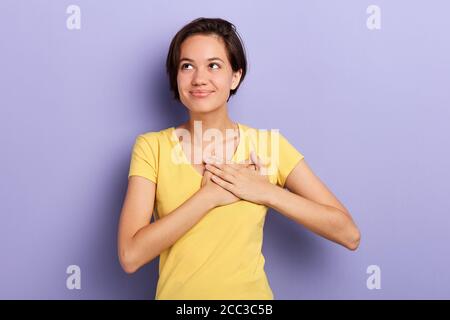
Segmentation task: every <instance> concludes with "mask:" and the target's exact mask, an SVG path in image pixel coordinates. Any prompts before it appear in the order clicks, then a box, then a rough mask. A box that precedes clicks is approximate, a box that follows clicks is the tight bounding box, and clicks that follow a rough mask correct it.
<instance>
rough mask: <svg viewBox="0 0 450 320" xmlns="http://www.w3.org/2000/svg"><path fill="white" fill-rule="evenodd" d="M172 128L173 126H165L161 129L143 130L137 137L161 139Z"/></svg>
mask: <svg viewBox="0 0 450 320" xmlns="http://www.w3.org/2000/svg"><path fill="white" fill-rule="evenodd" d="M172 129H173V127H167V128H164V129H161V130H152V131H144V132H141V133H139V134H138V136H139V137H143V138H144V139H152V140H154V139H158V140H159V139H161V138H163V137H164V136H166V135H167V134H169V133H170V131H171V130H172Z"/></svg>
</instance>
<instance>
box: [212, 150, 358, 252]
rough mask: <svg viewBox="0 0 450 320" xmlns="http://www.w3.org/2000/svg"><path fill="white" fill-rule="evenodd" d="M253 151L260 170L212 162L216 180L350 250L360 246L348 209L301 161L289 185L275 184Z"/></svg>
mask: <svg viewBox="0 0 450 320" xmlns="http://www.w3.org/2000/svg"><path fill="white" fill-rule="evenodd" d="M255 157H256V156H255V155H254V154H252V161H253V163H255V164H256V166H257V171H253V170H249V169H248V168H237V167H236V165H234V164H222V163H217V162H209V165H207V166H206V169H207V170H208V171H210V172H211V173H212V174H213V180H214V182H216V183H217V184H219V185H220V186H221V187H223V188H225V189H226V190H228V191H230V192H232V193H233V194H235V195H236V196H237V197H239V198H241V199H244V200H247V201H251V202H254V203H258V204H264V205H266V206H268V207H271V208H274V209H275V210H277V211H278V212H280V213H281V214H283V215H285V216H286V217H288V218H290V219H292V220H294V221H296V222H297V223H299V224H301V225H303V226H305V227H306V228H307V229H309V230H311V231H313V232H315V233H317V234H318V235H320V236H322V237H324V238H327V239H329V240H331V241H334V242H336V243H339V244H341V245H343V246H345V247H346V248H348V249H350V250H356V249H357V248H358V246H359V241H360V233H359V230H358V228H357V227H356V225H355V223H354V222H353V219H352V217H351V215H350V213H349V212H348V210H347V209H346V208H345V207H344V206H343V205H342V204H341V203H340V202H339V200H338V199H337V198H336V197H335V196H334V195H333V193H331V191H330V190H328V188H327V187H326V186H325V184H323V183H322V182H321V181H320V179H319V178H318V177H317V176H316V175H314V173H313V172H312V171H311V169H310V168H309V167H308V165H307V164H306V161H305V160H304V159H303V160H300V161H299V162H298V164H297V165H296V166H295V168H294V169H293V170H292V171H291V173H290V174H289V175H288V177H287V178H286V182H285V186H286V187H287V188H288V189H289V190H291V191H292V192H291V191H288V190H285V189H284V188H281V187H279V186H278V185H274V184H272V183H270V182H269V180H268V177H267V176H265V175H262V174H260V173H258V172H261V171H260V170H261V168H262V165H261V163H260V160H259V158H255Z"/></svg>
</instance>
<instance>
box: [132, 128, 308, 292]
mask: <svg viewBox="0 0 450 320" xmlns="http://www.w3.org/2000/svg"><path fill="white" fill-rule="evenodd" d="M238 127H239V143H238V146H237V149H236V152H235V153H234V155H233V156H232V161H234V162H239V161H241V160H244V159H249V157H250V151H251V150H255V151H256V153H257V154H258V155H259V156H260V157H261V158H262V159H263V160H264V161H269V162H267V163H268V164H269V167H268V168H269V169H268V171H267V172H266V173H267V174H268V176H269V180H270V182H271V183H272V184H277V185H279V186H281V187H284V184H285V181H286V178H287V176H288V175H289V173H290V172H291V170H292V169H293V168H294V167H295V166H296V164H297V163H298V162H299V161H300V160H301V159H303V158H304V156H303V155H302V154H301V153H300V152H299V151H298V150H297V149H295V147H294V146H292V145H291V144H290V143H289V142H288V141H287V140H286V138H285V137H284V136H283V135H282V134H281V133H279V131H278V130H258V129H254V128H251V127H249V126H247V125H244V124H240V123H238ZM277 155H279V157H277ZM227 159H229V158H227ZM180 160H181V161H180ZM132 175H138V176H142V177H145V178H147V179H149V180H151V181H153V182H154V183H156V185H157V187H156V197H155V212H156V213H157V218H162V217H164V216H166V215H167V214H170V212H172V211H173V210H175V209H176V208H177V207H179V206H180V205H181V204H182V203H183V202H185V201H186V200H187V199H188V198H190V197H191V196H192V195H193V194H194V193H195V192H196V191H198V190H199V189H200V187H201V180H202V175H201V174H200V173H199V172H198V171H197V170H196V169H195V168H194V167H193V166H192V165H191V164H190V163H188V161H187V156H186V155H185V153H184V152H183V149H182V147H181V143H180V142H179V140H178V138H177V135H176V133H175V127H170V128H167V129H163V130H161V131H152V132H146V133H143V134H140V135H139V136H138V137H137V138H136V141H135V144H134V147H133V151H132V155H131V162H130V170H129V175H128V176H129V177H130V176H132ZM267 209H268V207H266V206H264V205H260V204H255V203H253V202H249V201H245V200H240V201H237V202H234V203H232V204H228V205H225V206H220V207H216V208H214V209H212V210H211V211H209V212H208V213H207V214H206V215H205V216H204V217H203V218H202V219H201V220H200V221H199V222H198V223H197V224H196V225H194V226H193V227H192V228H191V229H190V230H189V231H188V232H187V233H185V234H184V235H183V236H182V237H181V238H179V239H178V240H177V241H176V242H175V243H174V244H173V245H172V246H171V247H169V248H167V249H166V250H165V251H163V252H162V253H161V255H160V262H159V280H158V284H157V289H156V297H155V299H157V300H159V299H171V300H178V299H187V300H189V299H191V300H192V299H227V300H230V299H247V300H256V299H261V300H262V299H269V300H271V299H274V295H273V293H272V290H271V288H270V286H269V282H268V279H267V277H266V273H265V271H264V264H265V259H264V256H263V254H262V251H261V249H262V242H263V226H264V220H265V216H266V213H267Z"/></svg>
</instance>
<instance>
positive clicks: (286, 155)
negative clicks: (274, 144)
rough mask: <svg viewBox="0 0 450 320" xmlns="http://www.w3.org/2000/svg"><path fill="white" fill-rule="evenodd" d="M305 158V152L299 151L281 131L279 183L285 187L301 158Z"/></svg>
mask: <svg viewBox="0 0 450 320" xmlns="http://www.w3.org/2000/svg"><path fill="white" fill-rule="evenodd" d="M303 158H304V156H303V154H302V153H301V152H300V151H298V150H297V149H296V148H295V147H294V146H293V145H292V144H290V143H289V141H288V140H287V139H286V138H285V137H284V136H283V135H282V134H281V133H279V159H278V161H279V162H278V172H277V175H278V176H277V184H278V185H280V186H281V187H284V184H285V183H286V179H287V177H288V176H289V174H290V173H291V171H292V170H293V169H294V168H295V166H296V165H297V164H298V162H299V161H300V160H302V159H303Z"/></svg>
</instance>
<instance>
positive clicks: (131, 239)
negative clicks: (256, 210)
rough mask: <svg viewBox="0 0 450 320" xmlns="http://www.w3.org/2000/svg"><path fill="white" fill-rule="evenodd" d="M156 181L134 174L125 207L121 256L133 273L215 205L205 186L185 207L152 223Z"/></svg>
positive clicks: (122, 214)
mask: <svg viewBox="0 0 450 320" xmlns="http://www.w3.org/2000/svg"><path fill="white" fill-rule="evenodd" d="M155 190H156V184H155V183H154V182H152V181H150V180H148V179H146V178H143V177H140V176H131V177H130V179H129V180H128V189H127V193H126V196H125V201H124V205H123V208H122V212H121V216H120V222H119V232H118V255H119V261H120V264H121V266H122V268H123V269H124V270H125V272H126V273H133V272H135V271H136V270H138V269H139V268H140V267H141V266H143V265H144V264H147V263H148V262H150V261H151V260H153V259H154V258H155V257H157V256H159V255H160V253H161V252H162V251H164V250H165V249H167V248H168V247H170V246H171V245H173V244H174V243H175V242H176V241H177V240H178V239H179V238H180V237H181V236H183V235H184V234H185V233H186V232H187V231H189V229H191V228H192V227H193V226H194V225H195V224H196V223H197V222H198V221H199V220H200V219H201V218H202V217H203V216H204V215H205V214H206V213H207V212H208V211H210V210H211V209H213V208H214V206H215V204H214V203H213V200H212V198H211V197H208V194H207V192H205V191H206V189H205V188H201V189H199V191H198V192H196V193H195V194H194V195H193V196H192V197H191V198H189V199H188V200H186V201H185V202H184V203H183V204H182V205H181V206H179V207H178V208H177V209H175V210H174V211H172V212H171V213H170V214H168V215H166V216H164V217H163V218H161V219H158V220H156V221H155V222H153V223H150V219H151V215H152V212H153V207H154V198H155Z"/></svg>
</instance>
